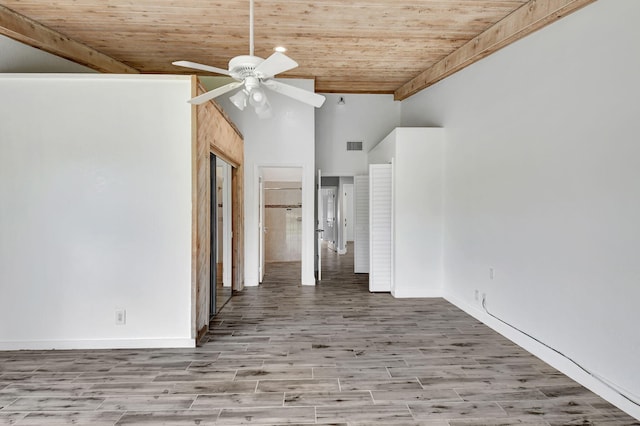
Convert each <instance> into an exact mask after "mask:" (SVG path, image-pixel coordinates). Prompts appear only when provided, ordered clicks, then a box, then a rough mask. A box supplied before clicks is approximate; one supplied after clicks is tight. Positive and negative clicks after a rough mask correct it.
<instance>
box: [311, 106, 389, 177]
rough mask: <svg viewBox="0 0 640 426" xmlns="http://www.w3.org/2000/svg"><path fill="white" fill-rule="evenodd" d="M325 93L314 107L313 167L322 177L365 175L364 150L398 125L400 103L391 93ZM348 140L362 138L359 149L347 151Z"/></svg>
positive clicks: (365, 155) (365, 153)
mask: <svg viewBox="0 0 640 426" xmlns="http://www.w3.org/2000/svg"><path fill="white" fill-rule="evenodd" d="M325 96H326V97H327V100H326V101H325V103H324V105H322V107H321V108H319V109H317V110H316V130H315V132H316V148H315V149H316V168H318V169H320V170H322V175H323V176H355V175H366V174H367V173H368V172H369V169H368V166H367V164H368V163H367V152H368V151H369V150H370V149H371V148H373V147H374V146H375V144H377V143H378V142H380V141H381V140H382V138H384V137H385V136H386V135H387V134H388V133H389V132H390V131H391V130H393V128H394V127H396V126H398V125H399V124H400V102H396V101H394V100H393V95H355V94H325ZM341 96H342V97H344V99H345V104H344V105H338V100H339V99H340V97H341ZM347 141H362V142H363V144H362V145H363V149H362V151H360V152H358V151H347Z"/></svg>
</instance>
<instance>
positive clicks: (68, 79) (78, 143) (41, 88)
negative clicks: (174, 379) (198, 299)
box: [0, 74, 194, 349]
mask: <svg viewBox="0 0 640 426" xmlns="http://www.w3.org/2000/svg"><path fill="white" fill-rule="evenodd" d="M190 92H191V82H190V79H189V77H158V76H156V77H141V76H135V77H133V76H132V77H124V76H106V75H104V76H103V75H95V76H92V75H66V76H63V75H38V76H34V75H25V74H22V75H0V98H1V99H2V100H3V101H2V102H0V200H2V201H1V203H0V295H1V297H0V349H51V348H56V349H63V348H104V347H109V348H115V347H175V346H185V347H187V346H193V345H194V340H193V338H192V335H191V314H192V312H191V306H192V305H191V121H190V120H191V109H190V108H191V107H190V106H189V105H188V104H187V103H186V100H187V99H188V98H189V96H190ZM116 309H125V310H126V324H125V325H116V324H115V311H116Z"/></svg>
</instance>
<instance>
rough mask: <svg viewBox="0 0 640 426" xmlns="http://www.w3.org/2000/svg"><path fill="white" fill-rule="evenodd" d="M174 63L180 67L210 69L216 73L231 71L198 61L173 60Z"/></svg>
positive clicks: (226, 73)
mask: <svg viewBox="0 0 640 426" xmlns="http://www.w3.org/2000/svg"><path fill="white" fill-rule="evenodd" d="M172 64H173V65H177V66H179V67H185V68H193V69H194V70H201V71H209V72H214V73H216V74H224V75H230V74H229V71H227V70H223V69H222V68H217V67H212V66H209V65H203V64H199V63H197V62H190V61H175V62H172Z"/></svg>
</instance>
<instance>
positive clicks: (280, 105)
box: [216, 79, 315, 286]
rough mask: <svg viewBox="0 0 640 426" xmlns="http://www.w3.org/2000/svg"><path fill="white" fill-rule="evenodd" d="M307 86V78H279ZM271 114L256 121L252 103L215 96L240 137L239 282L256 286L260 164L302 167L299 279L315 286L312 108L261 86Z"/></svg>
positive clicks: (310, 85)
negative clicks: (241, 219) (241, 239)
mask: <svg viewBox="0 0 640 426" xmlns="http://www.w3.org/2000/svg"><path fill="white" fill-rule="evenodd" d="M283 82H286V83H287V84H291V85H294V86H297V87H300V88H302V89H305V90H309V91H313V90H314V82H313V80H297V79H286V80H283ZM266 93H267V97H268V99H269V102H270V104H271V107H272V111H273V117H271V118H269V119H264V120H261V119H259V118H258V116H257V115H256V114H255V113H254V111H253V108H251V107H247V108H246V109H245V110H244V111H239V110H238V109H237V108H236V107H235V106H233V104H231V102H230V101H229V100H228V96H226V95H225V96H221V97H220V98H218V99H216V101H217V102H219V103H220V105H221V106H222V107H223V109H224V110H225V111H226V112H227V113H228V114H229V116H230V118H231V119H232V120H233V121H234V122H235V123H236V125H237V126H238V128H239V129H240V131H241V132H242V134H243V136H244V161H245V163H244V168H245V169H244V171H245V174H244V179H245V198H244V201H245V205H244V213H245V228H244V229H245V259H244V262H245V285H246V286H257V285H258V266H259V259H258V257H259V252H258V244H259V242H258V210H259V209H258V173H259V168H260V167H302V284H303V285H315V276H314V271H313V270H314V266H313V265H314V237H315V225H314V211H315V188H314V181H315V172H314V170H315V152H314V144H315V135H314V123H315V120H314V114H315V113H314V108H313V107H312V106H309V105H306V104H303V103H301V102H298V101H296V100H293V99H291V98H288V97H286V96H283V95H281V94H279V93H275V92H272V91H269V90H267V91H266Z"/></svg>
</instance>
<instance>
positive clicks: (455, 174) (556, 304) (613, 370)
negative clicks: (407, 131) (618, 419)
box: [402, 0, 640, 418]
mask: <svg viewBox="0 0 640 426" xmlns="http://www.w3.org/2000/svg"><path fill="white" fill-rule="evenodd" d="M638 21H640V2H637V1H636V0H615V1H614V0H602V1H598V2H595V3H593V4H591V5H589V6H587V7H585V8H583V9H581V10H579V11H577V12H576V13H574V14H572V15H570V16H568V17H566V18H564V19H562V20H560V21H559V22H557V23H554V24H553V25H551V26H549V27H547V28H544V29H543V30H541V31H538V32H536V33H534V34H532V35H530V36H528V37H527V38H525V39H523V40H520V41H518V42H516V43H514V44H513V45H511V46H508V47H507V48H505V49H503V50H501V51H499V52H497V53H495V54H494V55H492V56H489V57H487V58H485V59H483V60H482V61H480V62H478V63H476V64H474V65H472V66H470V67H468V68H467V69H465V70H463V71H461V72H459V73H457V74H455V75H453V76H451V77H449V78H447V79H445V80H443V81H442V82H440V83H438V84H436V85H435V86H433V87H431V88H428V89H426V90H424V91H422V92H420V93H418V94H417V95H415V96H413V97H411V98H409V99H407V100H405V101H403V104H402V124H403V125H405V126H428V125H439V126H443V127H444V128H445V129H447V131H446V132H447V142H446V148H445V212H444V215H445V238H444V241H445V243H444V258H445V291H446V295H447V298H448V299H449V300H451V301H453V302H455V303H456V304H457V305H458V306H461V307H463V308H464V309H466V310H467V311H468V312H471V313H473V314H474V315H476V316H478V317H479V318H481V319H482V320H483V321H485V322H487V323H488V324H490V325H492V326H494V327H495V328H497V329H499V330H500V331H501V332H503V333H504V334H506V335H508V336H510V337H511V338H513V339H514V340H516V341H517V342H518V343H520V344H521V345H523V346H524V347H525V348H527V349H529V350H531V351H533V352H534V353H536V354H538V355H540V356H542V357H543V358H544V359H546V360H547V361H549V362H551V363H553V364H554V365H555V366H556V367H559V368H561V369H562V370H563V371H565V372H566V373H568V374H569V375H571V376H572V377H574V378H576V379H578V380H579V381H581V382H582V383H584V384H586V385H588V386H589V387H590V388H592V389H593V390H596V391H597V392H598V393H600V394H601V395H603V396H605V397H606V398H607V399H609V400H610V401H611V402H614V403H615V404H617V405H618V406H620V407H621V408H623V409H625V410H626V411H628V412H629V413H631V414H633V415H635V417H638V418H640V409H639V408H638V407H637V406H635V405H633V404H631V403H629V402H628V401H626V400H624V399H623V398H622V397H620V396H618V395H617V394H616V393H615V392H613V391H611V390H610V389H609V388H608V387H607V386H605V385H603V384H601V383H600V382H599V381H597V380H595V379H593V378H592V377H590V376H588V375H586V374H585V373H583V372H582V371H580V370H579V369H578V368H577V367H575V366H574V365H572V364H570V363H569V362H568V361H565V360H563V359H562V358H561V357H560V356H559V355H557V354H555V353H553V352H552V351H550V350H547V349H545V348H544V347H542V346H541V345H539V344H537V343H535V342H534V341H533V340H531V339H528V338H526V337H524V336H522V335H520V334H519V333H517V332H515V331H513V330H511V329H510V328H509V327H507V326H503V325H501V324H500V323H498V322H497V321H494V320H492V318H490V317H489V316H488V315H486V314H485V313H484V312H483V311H482V308H481V304H480V303H481V296H482V294H486V301H487V307H488V308H489V310H490V311H491V312H492V313H493V314H495V315H498V316H499V317H501V318H502V319H504V320H505V321H508V322H510V323H511V324H513V325H515V326H516V327H519V328H521V329H522V330H524V331H526V332H528V333H530V334H531V335H533V336H535V337H536V338H538V339H540V340H542V341H543V342H545V343H546V344H548V345H551V346H552V347H554V348H556V349H557V350H559V351H561V352H563V353H565V354H566V355H568V356H569V357H571V358H573V359H574V360H575V361H576V362H578V363H580V364H581V365H583V366H584V367H585V368H587V369H589V370H591V371H592V372H593V373H594V374H596V375H599V376H602V377H604V378H605V379H606V380H608V381H610V382H611V383H613V384H614V386H619V387H620V388H622V389H625V390H626V391H627V393H628V394H630V395H631V396H632V397H635V398H636V400H640V364H639V363H638V359H639V357H640V349H639V348H640V333H638V329H637V328H638V324H640V309H639V308H638V301H639V300H640V285H639V284H638V277H639V273H638V271H639V269H638V265H640V251H639V250H638V241H640V226H638V218H639V217H640V187H639V182H640V167H638V158H640V143H638V135H639V134H640V121H639V120H638V117H639V116H640V108H639V107H638V99H640V84H639V80H638V76H640V55H638V54H637V51H638V40H640V27H639V26H638V25H637V22H638ZM489 268H493V269H494V277H493V279H491V278H490V276H489ZM476 290H478V292H479V294H480V297H479V298H478V299H477V300H476V298H475V292H476Z"/></svg>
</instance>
